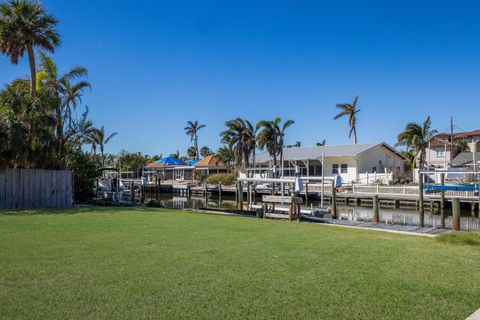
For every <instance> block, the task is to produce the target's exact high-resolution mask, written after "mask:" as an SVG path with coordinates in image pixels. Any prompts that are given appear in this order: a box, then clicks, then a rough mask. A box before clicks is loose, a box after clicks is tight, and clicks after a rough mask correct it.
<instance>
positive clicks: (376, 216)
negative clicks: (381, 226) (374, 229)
mask: <svg viewBox="0 0 480 320" xmlns="http://www.w3.org/2000/svg"><path fill="white" fill-rule="evenodd" d="M378 209H379V204H378V194H376V195H374V196H373V222H375V223H378V222H380V217H379V213H378V211H379V210H378Z"/></svg>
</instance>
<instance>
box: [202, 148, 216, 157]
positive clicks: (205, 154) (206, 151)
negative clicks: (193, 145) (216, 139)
mask: <svg viewBox="0 0 480 320" xmlns="http://www.w3.org/2000/svg"><path fill="white" fill-rule="evenodd" d="M212 154H213V152H212V150H210V148H209V147H207V146H204V147H202V148H201V149H200V155H201V156H202V158H206V157H208V156H210V155H212Z"/></svg>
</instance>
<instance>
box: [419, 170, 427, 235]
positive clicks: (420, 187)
mask: <svg viewBox="0 0 480 320" xmlns="http://www.w3.org/2000/svg"><path fill="white" fill-rule="evenodd" d="M418 200H419V201H418V202H419V207H420V208H419V210H420V217H419V218H420V227H421V228H423V227H424V226H425V211H424V207H423V175H422V174H420V179H419V183H418Z"/></svg>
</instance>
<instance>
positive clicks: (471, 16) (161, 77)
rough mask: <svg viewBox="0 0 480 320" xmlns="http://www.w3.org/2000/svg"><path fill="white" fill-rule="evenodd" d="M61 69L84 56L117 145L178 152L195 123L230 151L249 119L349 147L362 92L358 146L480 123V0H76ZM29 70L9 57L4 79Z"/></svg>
mask: <svg viewBox="0 0 480 320" xmlns="http://www.w3.org/2000/svg"><path fill="white" fill-rule="evenodd" d="M43 3H44V4H45V6H46V8H47V10H48V11H50V12H52V13H53V14H54V15H55V16H57V17H58V19H59V20H60V25H59V31H60V33H61V35H62V45H61V47H59V48H58V50H57V51H56V52H55V56H54V57H55V60H56V61H57V63H58V65H59V66H60V68H61V69H62V70H66V69H68V68H70V67H72V66H74V65H77V64H80V65H83V66H85V67H87V68H88V69H89V71H90V75H89V80H90V81H91V82H92V84H93V88H92V91H91V93H88V94H87V95H86V97H85V98H84V100H83V102H84V103H85V104H87V105H88V106H89V108H90V111H91V113H90V115H91V118H92V119H93V120H94V122H95V124H96V125H98V126H100V125H102V124H103V125H105V128H106V130H107V131H108V132H113V131H117V132H118V133H119V134H118V136H117V137H115V138H114V139H113V140H112V142H111V143H110V144H109V145H108V146H107V147H106V149H107V151H108V152H118V151H119V150H121V149H126V150H128V151H132V152H133V151H141V152H143V153H147V154H158V153H163V154H164V155H165V154H169V153H171V152H174V151H176V150H177V149H178V150H180V152H181V153H182V154H184V153H185V150H186V148H187V147H188V146H189V145H190V141H189V139H188V138H187V136H186V135H185V134H184V132H183V128H184V126H185V123H186V121H188V120H198V121H200V122H201V123H204V124H206V125H207V128H205V129H203V130H202V131H201V134H200V145H208V146H209V147H211V148H212V149H216V148H218V146H219V144H220V143H219V133H220V132H221V131H222V130H223V128H224V122H225V121H227V120H229V119H232V118H235V117H237V116H239V117H244V118H247V119H249V120H251V121H252V122H256V121H258V120H260V119H273V118H274V117H276V116H279V117H281V118H282V119H293V120H295V121H296V124H295V125H294V126H293V127H291V128H290V129H289V130H288V134H287V138H286V141H287V144H288V143H295V141H301V142H302V145H314V144H315V142H317V141H321V140H323V139H326V140H327V144H340V143H349V142H351V140H349V139H348V128H347V124H346V119H341V120H337V121H333V117H334V116H335V114H336V112H337V109H336V108H335V104H337V103H341V102H350V101H352V100H353V98H354V96H355V95H356V94H358V95H359V96H360V97H359V107H360V109H361V112H360V113H359V115H358V136H359V142H360V143H361V142H374V141H386V142H388V143H391V144H394V143H395V140H396V135H397V134H398V132H400V131H401V130H402V128H403V127H404V126H405V124H406V123H407V122H408V121H418V122H420V121H423V120H424V119H425V118H426V117H427V116H428V115H431V116H432V120H433V126H434V127H435V128H436V129H438V130H441V131H442V130H446V129H447V128H448V124H449V118H450V116H451V115H452V116H453V117H454V122H455V124H456V126H458V127H459V128H461V129H463V130H473V129H478V128H480V125H479V123H478V119H479V116H480V90H479V89H480V88H479V85H480V20H478V16H477V13H478V12H479V9H480V3H479V2H478V1H235V2H234V1H153V0H152V1H135V2H131V1H93V0H82V1H64V0H48V1H44V2H43ZM26 75H28V62H27V59H22V60H21V61H20V63H19V65H18V66H12V65H10V63H9V61H8V59H7V58H5V57H3V56H1V57H0V82H1V83H7V82H9V81H11V80H12V79H14V78H17V77H21V76H26Z"/></svg>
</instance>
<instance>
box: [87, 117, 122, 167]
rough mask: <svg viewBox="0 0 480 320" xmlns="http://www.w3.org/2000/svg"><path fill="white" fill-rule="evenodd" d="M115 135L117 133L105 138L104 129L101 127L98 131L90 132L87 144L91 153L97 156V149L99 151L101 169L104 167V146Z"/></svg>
mask: <svg viewBox="0 0 480 320" xmlns="http://www.w3.org/2000/svg"><path fill="white" fill-rule="evenodd" d="M116 135H117V132H113V133H111V134H110V135H108V136H107V134H106V133H105V128H104V127H103V126H102V127H101V128H100V129H94V130H92V131H91V133H90V135H89V137H88V140H87V141H88V143H89V144H90V145H91V146H92V153H93V154H94V155H96V154H97V148H99V149H100V157H101V164H102V167H103V166H104V165H105V152H104V149H105V145H106V144H107V143H108V142H110V140H112V138H113V137H115V136H116Z"/></svg>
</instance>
